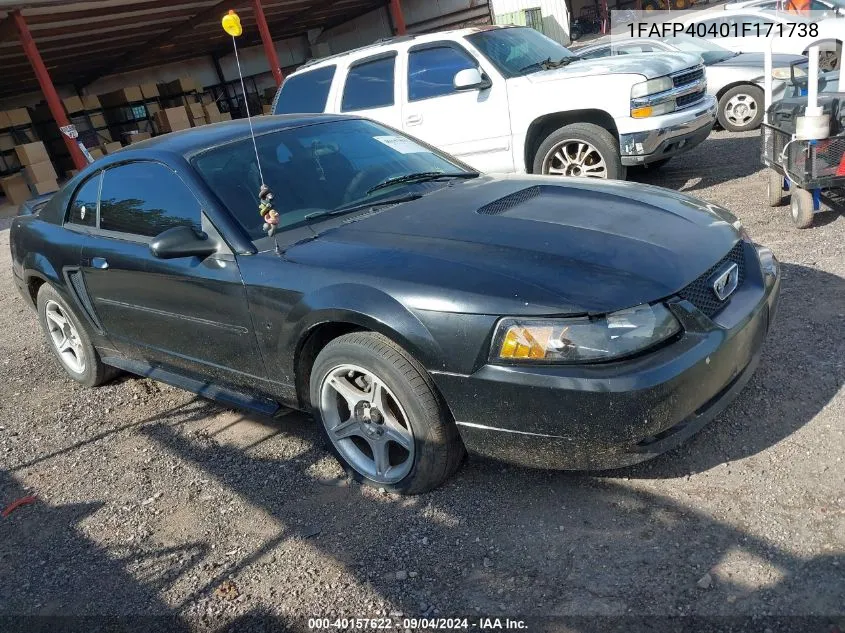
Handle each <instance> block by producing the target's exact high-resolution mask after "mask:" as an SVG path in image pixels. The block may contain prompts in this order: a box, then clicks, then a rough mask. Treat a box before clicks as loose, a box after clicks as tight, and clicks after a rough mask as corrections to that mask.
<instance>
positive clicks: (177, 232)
mask: <svg viewBox="0 0 845 633" xmlns="http://www.w3.org/2000/svg"><path fill="white" fill-rule="evenodd" d="M150 252H151V253H152V254H153V255H154V256H155V257H158V258H159V259H176V258H178V257H200V258H204V257H208V256H209V255H212V254H213V253H216V252H217V245H216V244H214V242H212V241H211V240H209V239H208V235H206V234H205V233H202V234H199V235H198V234H197V232H196V231H195V230H194V229H192V228H191V227H190V226H175V227H173V228H172V229H167V230H166V231H164V232H162V233H159V234H158V235H156V236H155V238H153V241H152V242H151V243H150Z"/></svg>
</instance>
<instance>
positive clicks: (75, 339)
mask: <svg viewBox="0 0 845 633" xmlns="http://www.w3.org/2000/svg"><path fill="white" fill-rule="evenodd" d="M44 316H45V317H46V318H47V331H48V332H49V333H50V340H51V341H52V343H53V346H54V347H55V348H56V351H57V352H58V355H59V359H61V361H62V363H64V365H65V367H67V368H68V369H70V370H71V371H72V372H73V373H75V374H81V373H83V372H84V371H85V351H84V350H83V348H82V341H81V340H80V338H79V332H77V331H76V327H75V326H74V325H73V322H72V321H71V320H70V318H68V316H67V315H66V314H65V312H64V310H63V309H62V306H60V305H59V304H58V303H56V302H55V301H53V300H50V301H48V302H47V305H46V306H45V311H44Z"/></svg>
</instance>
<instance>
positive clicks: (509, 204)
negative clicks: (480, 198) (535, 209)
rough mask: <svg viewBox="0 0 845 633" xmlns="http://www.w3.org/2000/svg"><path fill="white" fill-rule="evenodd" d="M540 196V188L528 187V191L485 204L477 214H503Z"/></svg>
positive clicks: (523, 190) (516, 192) (518, 192)
mask: <svg viewBox="0 0 845 633" xmlns="http://www.w3.org/2000/svg"><path fill="white" fill-rule="evenodd" d="M539 195H540V187H539V186H534V187H528V189H522V190H521V191H515V192H514V193H511V194H509V195H507V196H505V197H504V198H499V199H498V200H494V201H493V202H491V203H489V204H485V205H484V206H483V207H481V208H480V209H479V210H478V213H480V214H481V215H499V214H500V213H504V212H505V211H507V210H508V209H512V208H513V207H516V206H519V205H521V204H523V203H525V202H528V201H529V200H531V199H533V198H536V197H537V196H539Z"/></svg>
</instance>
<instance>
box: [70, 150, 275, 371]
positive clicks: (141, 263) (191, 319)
mask: <svg viewBox="0 0 845 633" xmlns="http://www.w3.org/2000/svg"><path fill="white" fill-rule="evenodd" d="M88 197H90V196H88ZM82 204H83V205H84V207H85V209H84V211H83V210H82V209H81V208H80V209H76V208H72V209H71V211H70V214H71V215H70V219H72V220H74V221H75V222H77V223H78V222H79V221H80V217H81V218H82V219H84V221H85V222H86V223H87V226H88V228H87V232H88V239H87V240H86V242H85V244H84V246H83V248H82V258H81V264H82V267H81V270H82V274H83V276H84V281H85V287H86V289H87V292H88V295H89V299H90V303H91V305H92V306H93V312H94V316H95V318H96V319H97V320H99V322H100V325H101V327H102V329H103V330H104V331H105V333H106V335H107V336H108V337H109V339H110V341H111V342H112V344H113V345H114V346H115V347H116V348H117V349H118V350H119V351H121V352H122V353H124V354H125V355H127V356H128V357H129V358H130V359H138V360H144V361H147V362H148V363H150V364H153V365H157V366H160V365H164V366H171V367H173V368H174V369H176V370H177V371H180V372H181V373H189V374H190V373H193V374H199V375H202V376H204V377H209V376H210V377H212V380H213V381H214V382H223V383H230V384H235V385H245V386H249V385H254V382H255V380H254V379H255V378H256V377H264V375H265V370H264V365H263V361H262V360H261V356H260V353H259V350H258V346H257V342H256V338H255V333H254V330H253V327H252V321H251V318H250V313H249V308H248V305H247V301H246V295H245V291H244V287H243V282H242V280H241V275H240V271H239V270H238V266H237V262H236V261H235V258H234V256H233V255H232V254H231V253H229V252H218V253H216V254H214V255H211V256H209V257H206V258H202V259H201V258H199V257H195V256H192V257H182V258H176V259H159V258H157V257H155V256H153V254H152V253H151V252H150V243H151V242H152V241H153V238H154V237H155V236H156V235H158V234H159V233H161V232H163V231H164V230H167V229H170V228H173V227H176V226H183V225H186V226H190V227H191V228H193V229H194V230H196V231H198V232H199V231H205V232H206V233H208V234H210V235H212V236H213V237H215V238H217V237H219V236H217V234H216V231H215V229H214V227H213V226H212V225H211V224H210V222H209V221H208V219H207V218H206V217H205V216H204V214H203V212H202V208H201V206H200V203H199V202H198V200H197V198H196V197H195V196H194V195H193V193H192V192H191V191H190V189H189V188H188V187H187V185H186V184H185V183H184V182H183V181H182V180H181V179H180V178H179V177H178V176H177V175H176V173H175V172H174V171H172V170H171V169H170V168H168V167H166V166H165V165H164V164H162V163H156V162H133V163H127V164H122V165H118V166H116V167H112V168H110V169H107V170H106V171H105V172H104V173H103V176H102V184H101V185H100V195H99V200H98V203H97V205H96V208H89V206H90V204H89V201H88V200H87V198H86V199H85V200H82ZM92 217H93V218H94V219H93V221H92V219H91V218H92ZM77 230H78V229H77ZM221 243H222V240H221ZM223 250H227V249H223Z"/></svg>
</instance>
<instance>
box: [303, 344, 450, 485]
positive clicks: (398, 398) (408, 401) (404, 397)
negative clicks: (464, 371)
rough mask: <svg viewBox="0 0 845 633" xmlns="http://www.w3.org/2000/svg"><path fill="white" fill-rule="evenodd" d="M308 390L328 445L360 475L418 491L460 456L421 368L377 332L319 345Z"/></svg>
mask: <svg viewBox="0 0 845 633" xmlns="http://www.w3.org/2000/svg"><path fill="white" fill-rule="evenodd" d="M310 395H311V403H312V406H313V409H314V417H316V418H317V420H318V421H319V422H320V426H321V428H322V432H323V434H324V437H325V439H326V442H327V444H328V446H329V447H330V448H331V450H332V452H333V453H334V455H335V456H336V457H337V459H338V460H339V461H340V463H341V464H342V465H343V467H344V468H345V469H346V471H347V472H348V473H349V474H350V475H351V476H352V477H353V478H354V479H356V480H357V481H360V482H362V483H365V484H368V485H371V486H375V487H379V488H384V489H386V490H390V491H391V492H399V493H403V494H419V493H421V492H426V491H428V490H431V489H432V488H435V487H437V486H438V485H440V484H441V483H443V481H445V480H446V479H447V478H448V477H449V476H450V475H451V474H452V473H453V472H455V470H457V468H458V466H459V465H460V462H461V459H462V458H463V456H464V446H463V443H462V442H461V439H460V436H459V435H458V430H457V427H456V426H455V423H454V422H453V421H452V420H451V418H450V416H449V414H448V412H447V411H446V409H445V407H444V406H443V405H442V404H441V401H440V398H439V397H438V395H437V393H436V391H435V389H434V384H433V383H432V381H431V378H430V377H429V375H428V373H427V372H426V371H425V369H424V368H423V367H421V366H420V365H419V363H417V362H416V361H415V360H414V359H413V358H412V357H411V356H410V355H409V354H408V353H407V352H406V351H405V350H403V349H402V348H401V347H399V346H398V345H396V344H395V343H393V341H391V340H390V339H388V338H386V337H385V336H382V335H381V334H375V333H372V332H354V333H352V334H347V335H345V336H341V337H339V338H337V339H335V340H333V341H331V342H330V343H329V344H328V345H326V347H324V348H323V350H322V351H321V352H320V354H319V355H318V356H317V359H316V361H315V362H314V368H313V370H312V372H311V384H310Z"/></svg>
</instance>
